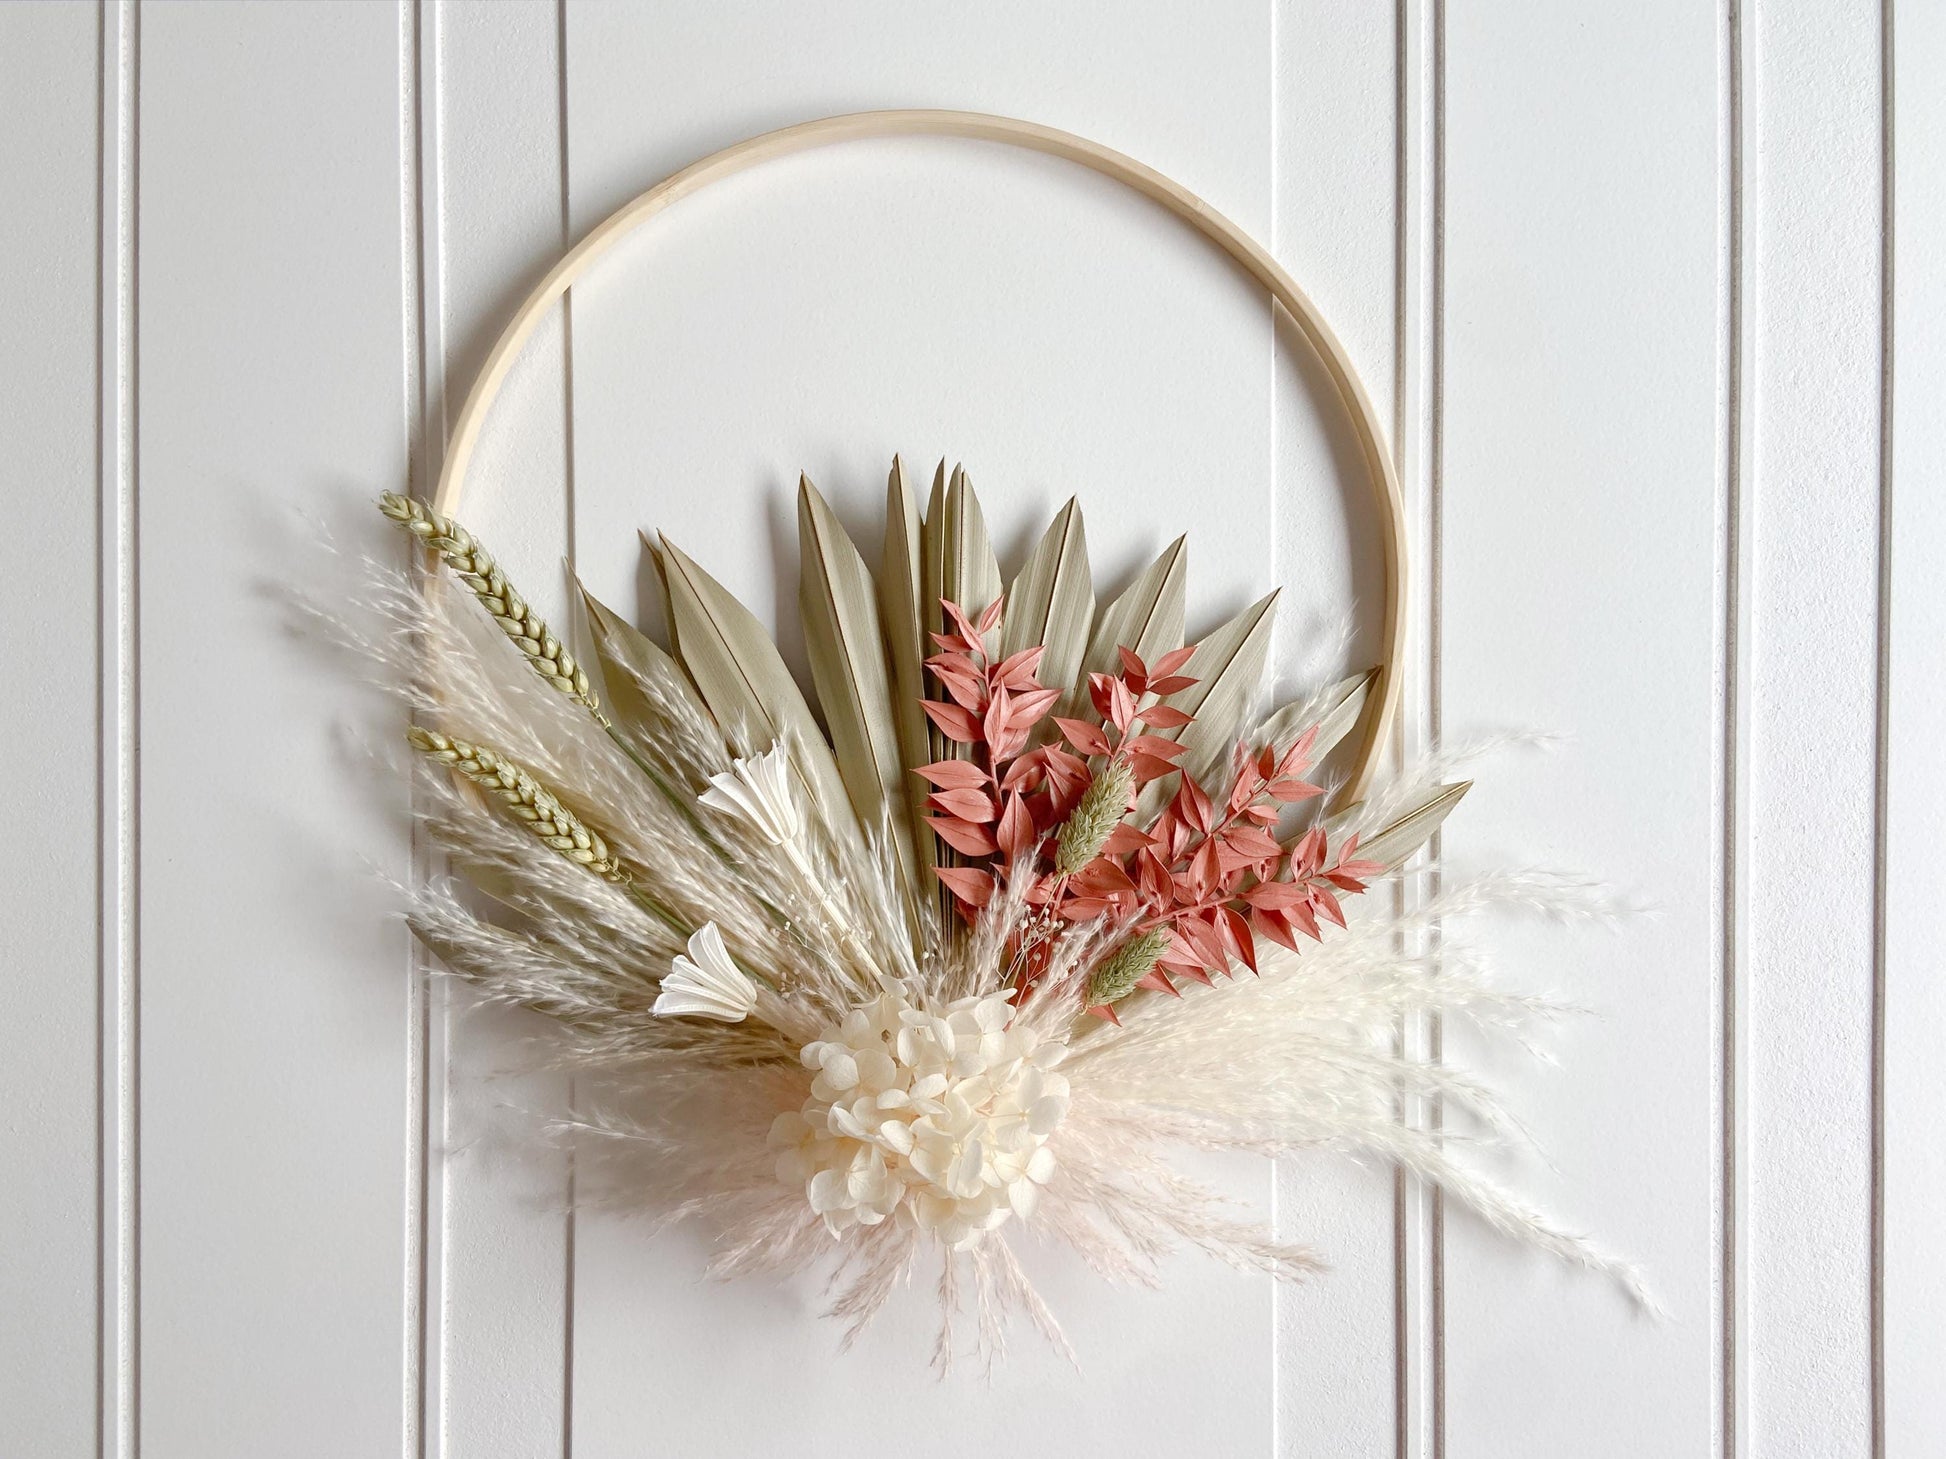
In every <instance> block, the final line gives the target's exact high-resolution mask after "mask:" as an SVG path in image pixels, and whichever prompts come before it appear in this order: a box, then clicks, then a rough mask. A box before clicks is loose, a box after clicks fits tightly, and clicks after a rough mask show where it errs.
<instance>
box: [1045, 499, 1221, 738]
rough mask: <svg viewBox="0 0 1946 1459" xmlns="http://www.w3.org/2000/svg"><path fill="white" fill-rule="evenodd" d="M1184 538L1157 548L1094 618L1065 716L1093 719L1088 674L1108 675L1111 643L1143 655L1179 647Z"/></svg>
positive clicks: (1114, 667)
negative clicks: (1159, 550) (1157, 554)
mask: <svg viewBox="0 0 1946 1459" xmlns="http://www.w3.org/2000/svg"><path fill="white" fill-rule="evenodd" d="M1188 544H1189V539H1188V538H1187V537H1178V538H1177V539H1176V540H1175V541H1174V542H1171V543H1170V544H1169V545H1168V546H1167V547H1165V548H1164V549H1163V550H1162V555H1161V556H1160V557H1158V558H1157V559H1156V560H1155V561H1154V562H1152V563H1150V564H1149V565H1148V566H1147V567H1146V568H1144V569H1143V570H1142V573H1141V575H1140V576H1139V577H1137V578H1136V579H1135V581H1134V582H1132V583H1130V584H1129V585H1128V587H1127V588H1126V589H1124V590H1123V592H1122V595H1121V596H1120V597H1119V598H1117V599H1116V600H1115V601H1114V602H1112V603H1110V604H1109V605H1108V606H1107V607H1106V608H1104V609H1102V612H1101V617H1100V618H1099V619H1098V620H1097V621H1096V623H1095V631H1094V635H1093V636H1092V637H1091V638H1090V639H1089V640H1088V652H1087V653H1086V654H1085V655H1084V656H1083V658H1082V660H1081V673H1080V674H1078V675H1076V677H1075V684H1074V689H1073V692H1072V693H1071V694H1070V695H1069V696H1068V702H1067V706H1066V707H1065V708H1063V709H1062V710H1061V713H1062V714H1066V715H1085V716H1087V717H1088V718H1090V719H1092V718H1094V717H1095V716H1094V709H1093V706H1092V705H1090V703H1089V701H1088V681H1087V677H1086V676H1087V675H1089V674H1112V673H1115V672H1117V671H1118V670H1119V668H1120V667H1121V661H1120V659H1119V658H1118V657H1117V656H1116V654H1115V650H1116V649H1117V648H1131V649H1134V650H1135V652H1136V653H1138V654H1140V655H1141V656H1142V657H1143V658H1144V659H1145V660H1152V659H1156V658H1159V657H1161V656H1162V655H1163V654H1165V653H1167V652H1168V651H1169V650H1170V649H1172V648H1180V647H1181V646H1182V623H1183V598H1184V590H1185V579H1186V577H1187V575H1188V570H1189V551H1188Z"/></svg>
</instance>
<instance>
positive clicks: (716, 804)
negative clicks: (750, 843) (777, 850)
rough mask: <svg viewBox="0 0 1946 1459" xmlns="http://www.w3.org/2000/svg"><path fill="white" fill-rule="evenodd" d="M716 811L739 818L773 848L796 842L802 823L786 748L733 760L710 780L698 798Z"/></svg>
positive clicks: (779, 747) (780, 746)
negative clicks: (794, 796)
mask: <svg viewBox="0 0 1946 1459" xmlns="http://www.w3.org/2000/svg"><path fill="white" fill-rule="evenodd" d="M699 798H700V799H701V801H702V803H703V804H704V805H706V806H708V807H709V808H710V809H711V810H713V811H721V812H722V813H723V814H724V815H726V816H736V817H738V818H740V819H742V820H744V821H746V822H748V823H749V825H750V827H751V829H752V830H754V831H756V833H757V834H758V835H759V836H762V837H763V838H764V840H766V841H768V842H769V843H770V844H771V845H772V846H787V845H790V844H791V843H793V842H795V841H796V840H797V837H798V834H799V832H800V831H801V830H802V829H803V822H802V821H801V820H799V818H798V814H797V802H796V801H795V800H793V799H792V798H791V766H790V761H789V760H788V759H787V758H786V757H785V755H784V747H783V746H782V745H779V746H777V747H776V748H775V749H772V750H768V751H766V752H765V753H764V754H761V755H753V756H751V757H750V758H749V759H747V760H746V759H740V758H739V759H734V760H732V761H730V768H729V769H728V770H726V771H724V772H723V773H722V774H721V775H712V776H710V778H709V789H708V790H706V791H704V792H703V793H702V795H701V797H699Z"/></svg>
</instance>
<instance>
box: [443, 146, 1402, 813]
mask: <svg viewBox="0 0 1946 1459" xmlns="http://www.w3.org/2000/svg"><path fill="white" fill-rule="evenodd" d="M873 137H970V138H974V139H976V140H979V141H984V142H999V143H1003V144H1005V145H1007V146H1010V147H1023V148H1026V149H1027V150H1029V151H1033V152H1044V153H1046V154H1048V155H1049V156H1053V157H1061V158H1065V159H1066V160H1067V161H1069V162H1075V163H1079V164H1080V165H1081V166H1083V167H1086V168H1088V169H1089V170H1090V171H1093V172H1098V173H1100V174H1101V175H1102V176H1104V177H1109V178H1113V179H1114V180H1115V181H1116V182H1119V183H1122V184H1124V185H1125V186H1128V187H1131V188H1133V189H1134V190H1135V191H1136V192H1139V193H1141V194H1142V195H1143V196H1144V197H1147V198H1149V199H1151V200H1153V201H1154V202H1157V203H1160V204H1161V205H1162V206H1163V207H1164V208H1167V209H1168V210H1169V211H1170V212H1171V213H1174V214H1175V215H1176V216H1177V217H1178V218H1181V219H1182V220H1183V221H1184V222H1185V223H1188V224H1189V225H1190V226H1191V227H1192V228H1194V229H1196V231H1197V232H1199V233H1201V234H1202V235H1203V236H1204V237H1206V238H1208V239H1209V240H1210V241H1211V242H1213V243H1215V244H1216V245H1217V246H1218V247H1219V248H1221V249H1222V250H1223V251H1224V252H1225V253H1227V254H1228V255H1229V256H1230V257H1231V258H1233V259H1234V260H1236V262H1237V263H1238V264H1240V265H1241V266H1242V267H1243V269H1244V270H1245V271H1246V272H1247V273H1248V274H1249V275H1250V276H1251V277H1252V278H1254V279H1255V280H1256V281H1257V282H1258V283H1260V284H1261V285H1263V287H1264V288H1265V289H1266V290H1268V291H1269V293H1270V295H1271V297H1272V298H1274V299H1275V300H1276V301H1277V302H1278V303H1279V304H1281V305H1283V307H1284V309H1285V310H1286V311H1287V312H1288V313H1289V314H1290V316H1291V318H1292V319H1293V320H1295V321H1296V323H1297V326H1298V328H1299V329H1301V330H1302V331H1303V332H1304V336H1305V338H1306V339H1308V340H1309V341H1310V342H1311V345H1312V347H1313V348H1315V349H1316V350H1317V352H1318V355H1319V357H1320V358H1321V359H1322V360H1323V361H1324V366H1325V369H1326V371H1327V372H1328V373H1329V374H1330V376H1331V379H1332V383H1333V384H1335V385H1336V386H1337V389H1338V394H1339V397H1340V399H1342V400H1343V402H1344V404H1345V409H1346V410H1347V411H1348V412H1349V414H1350V416H1351V421H1352V426H1353V428H1354V430H1355V431H1356V432H1357V435H1358V442H1359V446H1360V448H1361V450H1362V451H1363V452H1364V456H1365V468H1366V472H1367V475H1368V476H1369V479H1370V482H1371V489H1372V502H1373V505H1374V506H1375V507H1376V508H1377V509H1378V516H1379V532H1380V541H1381V543H1382V544H1383V548H1384V553H1385V622H1384V628H1383V639H1384V649H1383V655H1382V657H1381V659H1380V662H1379V678H1378V685H1377V696H1376V701H1375V702H1374V703H1370V704H1368V705H1367V706H1366V713H1365V734H1364V741H1363V743H1362V744H1361V745H1360V746H1359V750H1358V758H1357V761H1356V764H1355V766H1354V768H1353V770H1352V774H1351V779H1350V781H1349V783H1348V784H1347V785H1346V787H1345V791H1344V798H1345V799H1346V800H1356V799H1357V798H1358V797H1359V796H1361V795H1363V794H1364V792H1365V787H1366V786H1367V784H1368V783H1369V782H1370V780H1371V777H1372V772H1373V770H1374V768H1375V767H1376V765H1377V763H1378V759H1379V757H1380V755H1381V754H1383V753H1384V749H1385V743H1386V741H1387V739H1388V738H1389V732H1390V729H1391V725H1392V721H1393V719H1394V717H1395V716H1396V715H1397V713H1398V707H1399V682H1400V673H1399V670H1400V665H1401V662H1402V660H1403V657H1404V649H1405V624H1406V615H1405V592H1406V577H1405V502H1404V499H1403V497H1402V496H1401V495H1400V491H1399V478H1398V473H1397V472H1396V470H1395V469H1394V468H1393V465H1392V453H1391V451H1390V450H1389V449H1388V447H1387V446H1386V443H1385V434H1384V431H1383V430H1382V429H1381V427H1380V426H1379V422H1378V415H1377V412H1376V411H1374V410H1373V408H1372V402H1371V397H1370V396H1369V395H1368V394H1367V393H1366V391H1365V386H1364V382H1363V381H1361V380H1360V379H1359V377H1358V371H1357V370H1356V369H1355V368H1354V367H1353V365H1352V362H1351V358H1350V356H1348V355H1347V354H1346V353H1345V347H1344V346H1343V345H1342V344H1340V343H1339V341H1338V336H1337V335H1336V334H1334V333H1332V331H1331V326H1330V325H1328V324H1326V323H1325V322H1324V318H1323V316H1321V315H1320V314H1319V313H1318V310H1317V306H1316V305H1314V304H1313V303H1312V302H1311V301H1310V299H1309V298H1308V297H1306V295H1305V293H1304V291H1303V290H1302V289H1300V288H1298V286H1297V284H1296V282H1295V281H1294V280H1293V279H1292V278H1291V276H1290V275H1289V274H1287V273H1286V272H1284V270H1283V269H1282V268H1280V267H1279V266H1278V264H1277V261H1276V260H1275V259H1273V258H1272V257H1271V256H1270V255H1269V254H1268V253H1267V252H1265V251H1264V249H1263V248H1262V247H1261V246H1260V245H1259V244H1258V243H1257V242H1256V241H1255V240H1254V239H1252V238H1251V237H1250V236H1249V235H1248V234H1246V233H1245V232H1244V231H1243V230H1242V229H1240V228H1238V227H1237V225H1236V224H1234V223H1232V222H1231V221H1230V220H1229V219H1228V218H1225V217H1224V216H1223V215H1222V214H1221V213H1218V212H1217V211H1216V210H1215V209H1214V208H1212V207H1210V205H1209V204H1208V203H1206V202H1204V201H1203V200H1202V199H1201V198H1199V197H1197V196H1196V194H1194V193H1192V192H1190V191H1189V189H1187V188H1185V187H1183V186H1182V185H1181V184H1179V183H1176V182H1172V181H1171V180H1170V179H1168V178H1166V177H1164V176H1163V175H1162V174H1161V173H1159V172H1157V171H1155V170H1154V169H1153V168H1150V167H1145V166H1143V165H1142V164H1141V163H1140V162H1137V161H1135V160H1134V159H1133V158H1131V157H1126V156H1124V155H1123V154H1121V153H1120V152H1116V151H1114V150H1112V149H1111V148H1108V147H1104V146H1102V145H1101V144H1100V143H1098V142H1090V141H1088V140H1087V139H1085V138H1082V137H1077V136H1075V135H1073V134H1072V133H1070V132H1062V131H1057V130H1055V129H1054V128H1053V127H1044V126H1040V125H1038V124H1036V123H1034V122H1023V121H1017V120H1015V119H1013V118H1011V117H1001V116H990V115H987V114H985V113H983V112H968V111H868V112H857V113H853V114H851V115H849V116H836V117H826V118H824V119H822V120H819V121H811V122H801V123H799V124H798V125H796V126H791V127H784V128H782V129H780V130H778V131H774V132H766V133H764V134H763V135H762V136H758V137H752V138H750V139H748V140H747V141H743V142H738V143H736V144H735V145H734V146H731V147H725V148H724V149H723V150H722V151H720V152H717V153H714V154H712V155H711V156H708V157H705V158H704V159H703V160H702V161H700V162H694V163H691V164H690V165H689V166H688V167H685V168H683V169H682V171H680V172H677V173H674V174H673V175H671V176H669V177H667V178H664V179H663V180H662V181H661V182H659V183H657V184H656V185H655V186H654V187H652V188H650V189H649V190H648V191H647V192H645V193H643V194H641V196H639V197H637V198H636V199H634V201H632V202H629V203H626V204H624V205H623V206H622V207H620V208H618V209H616V210H615V211H614V212H613V213H611V214H609V216H608V217H607V218H605V219H603V220H602V221H601V223H600V224H598V225H597V226H596V227H595V228H594V230H593V231H592V232H590V233H589V234H588V236H587V237H585V238H583V239H582V240H581V241H580V242H579V243H577V244H576V245H575V246H574V247H573V248H572V249H570V250H569V251H568V252H567V253H566V254H565V255H564V256H563V257H562V258H561V260H560V262H559V263H557V264H555V265H554V267H553V268H551V269H549V270H548V273H547V277H546V278H544V279H542V280H541V281H540V283H538V284H537V285H535V287H534V291H533V292H532V293H531V294H529V295H528V296H527V298H526V300H525V301H524V302H523V303H522V304H521V306H520V308H519V309H518V310H516V311H515V313H514V316H513V318H512V319H510V320H508V321H507V326H506V328H505V329H504V330H502V331H501V334H500V338H499V339H498V340H497V341H495V342H494V346H493V351H492V353H491V354H489V355H488V356H487V359H486V364H485V366H484V367H483V368H482V369H481V371H480V376H479V378H478V379H477V380H475V381H474V382H473V388H472V389H471V390H470V391H469V392H468V393H467V396H466V403H465V405H463V406H462V407H461V408H460V413H459V418H458V419H457V420H456V421H455V422H454V424H453V434H452V438H451V439H450V440H449V441H448V442H447V445H446V455H445V461H444V464H443V465H442V466H441V468H440V472H439V487H438V490H437V491H436V492H435V493H434V495H433V507H434V509H435V510H436V511H439V512H444V513H448V514H450V513H452V512H453V511H454V510H455V509H456V508H457V507H458V506H459V501H460V495H461V493H462V492H463V491H464V490H465V486H466V468H467V467H468V465H470V464H471V462H472V459H473V448H474V446H475V445H476V444H477V443H478V440H479V435H480V424H481V422H482V421H483V420H484V419H485V416H486V413H487V410H488V409H489V408H490V407H491V406H492V404H493V402H494V399H495V398H496V397H497V396H498V395H499V393H500V387H501V385H502V384H504V383H505V381H506V378H507V372H508V371H509V370H510V369H511V368H512V367H513V362H514V359H515V358H516V357H517V356H518V355H519V353H520V350H521V346H523V345H524V344H525V343H526V342H527V338H528V336H529V335H531V334H532V333H533V332H534V328H535V326H536V325H538V324H539V323H540V321H541V319H542V317H543V316H544V315H545V314H546V313H547V310H548V307H549V306H550V305H552V304H553V302H554V301H555V300H556V299H558V298H560V297H561V296H562V295H563V294H565V293H567V291H568V288H569V286H570V285H572V284H573V283H574V282H575V280H577V279H579V278H580V277H581V276H582V275H583V274H584V273H586V272H587V271H588V270H589V269H590V268H592V267H593V266H594V264H595V262H596V261H597V260H598V259H600V258H601V257H602V256H603V255H604V254H606V253H607V252H609V250H611V249H612V248H614V246H615V245H616V244H617V243H619V242H621V241H622V239H623V238H625V237H627V236H628V235H629V234H630V233H632V232H634V231H635V230H636V229H637V228H639V227H641V226H642V225H643V224H645V223H647V222H648V221H649V220H650V219H651V218H653V217H655V216H656V214H658V213H660V212H662V211H663V210H664V209H666V208H669V207H671V206H672V205H674V204H675V203H677V202H680V201H681V200H682V199H683V198H686V197H688V196H689V195H690V194H691V193H696V192H700V191H702V190H703V189H704V188H706V187H708V186H709V185H710V184H711V183H713V182H716V181H719V180H720V179H722V178H725V177H730V176H732V175H734V174H735V173H739V172H742V171H744V170H745V169H747V168H751V167H755V166H756V165H757V164H759V163H762V162H768V161H770V160H771V159H772V158H776V157H785V156H789V155H791V154H792V153H796V152H808V151H810V150H811V149H813V148H816V147H826V146H830V145H832V144H833V143H837V142H850V141H856V140H860V139H863V138H873Z"/></svg>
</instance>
